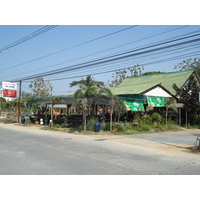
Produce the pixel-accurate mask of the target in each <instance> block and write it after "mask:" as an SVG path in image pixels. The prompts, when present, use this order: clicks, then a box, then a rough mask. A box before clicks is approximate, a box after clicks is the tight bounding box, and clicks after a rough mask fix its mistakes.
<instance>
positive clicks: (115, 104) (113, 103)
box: [99, 88, 126, 131]
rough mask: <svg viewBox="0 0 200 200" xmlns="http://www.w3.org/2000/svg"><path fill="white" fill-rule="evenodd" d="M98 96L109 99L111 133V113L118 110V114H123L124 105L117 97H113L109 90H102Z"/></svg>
mask: <svg viewBox="0 0 200 200" xmlns="http://www.w3.org/2000/svg"><path fill="white" fill-rule="evenodd" d="M99 94H100V95H101V96H102V98H103V95H105V96H106V97H107V98H108V99H109V104H110V131H112V126H113V125H112V121H113V118H112V117H113V112H114V110H115V109H117V110H118V112H121V111H122V112H125V110H126V106H125V105H124V102H122V101H121V100H120V99H119V98H118V97H117V96H115V95H114V94H113V93H112V92H111V90H110V89H109V88H102V89H100V91H99Z"/></svg>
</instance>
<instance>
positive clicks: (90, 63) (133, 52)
mask: <svg viewBox="0 0 200 200" xmlns="http://www.w3.org/2000/svg"><path fill="white" fill-rule="evenodd" d="M199 35H200V34H195V35H191V36H187V37H182V38H178V39H175V40H170V41H166V42H163V43H160V44H155V45H150V46H148V47H145V48H139V49H137V50H136V49H134V50H131V51H127V52H124V53H120V54H116V55H113V56H107V57H104V58H100V59H96V60H92V61H88V62H84V63H80V64H77V65H72V66H68V67H64V68H61V69H58V70H52V71H48V72H44V73H40V74H35V75H32V76H28V77H24V78H21V79H18V80H28V79H33V78H36V77H39V76H42V77H44V76H50V75H55V74H59V73H64V72H67V71H72V70H79V69H82V68H88V67H91V66H100V65H102V64H105V63H109V62H113V61H118V60H122V59H126V58H129V57H133V56H137V55H141V54H147V53H150V52H156V51H160V50H163V49H169V48H173V47H176V46H181V45H186V44H189V43H194V42H198V41H199V40H200V38H197V39H192V40H188V41H181V42H179V43H175V44H170V45H168V46H161V45H166V44H168V43H173V42H177V41H180V40H185V39H189V38H191V37H196V36H199ZM157 46H161V47H157ZM153 47H154V49H152V48H153ZM141 50H143V51H141Z"/></svg>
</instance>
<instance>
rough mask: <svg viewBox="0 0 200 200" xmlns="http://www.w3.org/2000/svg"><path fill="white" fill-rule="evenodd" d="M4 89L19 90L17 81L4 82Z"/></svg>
mask: <svg viewBox="0 0 200 200" xmlns="http://www.w3.org/2000/svg"><path fill="white" fill-rule="evenodd" d="M2 89H5V90H17V83H10V82H2Z"/></svg>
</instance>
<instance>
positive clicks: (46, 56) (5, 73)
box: [0, 25, 200, 95]
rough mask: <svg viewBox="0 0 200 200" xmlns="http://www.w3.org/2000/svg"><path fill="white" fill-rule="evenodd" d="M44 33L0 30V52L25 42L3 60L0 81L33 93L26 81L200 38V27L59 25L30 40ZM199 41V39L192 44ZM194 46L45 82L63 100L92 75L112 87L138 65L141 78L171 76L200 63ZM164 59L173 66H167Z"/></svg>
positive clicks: (35, 27) (33, 27) (29, 28)
mask: <svg viewBox="0 0 200 200" xmlns="http://www.w3.org/2000/svg"><path fill="white" fill-rule="evenodd" d="M42 28H45V25H0V38H1V42H0V49H4V47H6V46H8V45H10V44H13V43H14V42H16V41H19V40H20V39H23V38H25V39H26V40H25V41H24V42H22V43H19V44H17V45H16V46H13V47H11V48H9V49H7V50H4V51H5V53H1V54H0V56H1V58H0V59H1V66H0V81H15V80H20V79H21V80H23V81H22V91H25V92H30V88H29V86H28V85H29V84H30V82H31V81H32V80H33V79H29V80H24V79H25V78H26V77H28V76H33V75H38V76H39V75H40V74H41V73H43V72H49V71H51V70H57V69H61V68H66V69H67V68H69V67H71V66H74V65H76V66H81V65H82V64H83V63H85V62H90V61H93V60H96V59H102V58H105V57H107V56H112V55H115V54H119V53H123V52H126V51H131V50H135V49H138V48H143V47H146V46H150V45H154V44H159V43H161V42H165V41H169V40H172V39H177V38H180V37H184V36H187V35H186V34H188V35H192V34H198V33H199V32H200V26H199V25H137V26H136V25H58V26H54V27H53V28H52V29H50V30H48V31H46V32H43V33H41V34H40V35H36V36H35V37H33V36H34V34H33V36H32V35H31V33H34V32H36V31H40V30H41V29H42ZM49 28H50V26H49ZM198 31H199V32H198ZM27 38H28V39H27ZM196 38H199V36H197V37H194V38H191V39H196ZM184 41H185V40H184ZM181 42H182V40H181ZM169 44H171V43H169ZM173 44H174V43H173ZM192 44H194V45H195V46H194V47H193V46H190V45H191V44H190V43H189V44H188V45H189V46H187V48H185V49H182V46H181V47H180V48H179V49H177V50H174V49H169V51H167V52H163V51H156V52H155V54H154V52H152V53H147V54H141V55H140V56H135V57H131V58H132V59H129V60H124V59H122V60H116V61H114V62H112V63H105V64H101V65H99V66H97V65H90V66H89V67H87V68H81V69H76V70H74V71H71V70H68V71H66V72H63V73H60V74H53V75H51V76H45V77H44V79H45V80H47V81H50V82H51V85H52V86H53V91H52V93H53V95H63V94H67V93H69V92H71V91H74V90H76V89H77V88H76V87H73V88H70V87H69V83H71V82H72V81H74V80H80V79H81V78H85V77H86V76H87V75H92V76H93V78H94V79H95V80H97V81H103V82H105V83H108V81H111V80H113V79H112V73H114V72H115V71H117V70H119V69H127V68H128V67H133V66H134V65H136V64H139V65H140V66H144V70H143V72H149V71H162V72H173V71H176V70H177V69H176V70H175V69H174V67H175V65H176V64H177V63H180V62H182V61H183V60H185V59H189V58H192V57H198V55H199V54H198V53H199V52H198V51H199V50H200V47H199V46H198V45H199V44H200V43H199V41H197V42H195V43H192ZM158 47H160V46H158ZM145 50H146V49H145ZM147 50H149V49H147ZM167 50H168V49H167ZM170 50H171V51H170ZM183 50H184V51H183ZM137 52H141V51H137ZM179 56H181V57H179ZM174 57H175V58H174ZM165 58H169V60H168V61H165V62H164V61H163V59H165ZM159 60H161V62H160V63H158V61H159ZM151 62H153V63H152V64H151ZM55 79H56V80H55Z"/></svg>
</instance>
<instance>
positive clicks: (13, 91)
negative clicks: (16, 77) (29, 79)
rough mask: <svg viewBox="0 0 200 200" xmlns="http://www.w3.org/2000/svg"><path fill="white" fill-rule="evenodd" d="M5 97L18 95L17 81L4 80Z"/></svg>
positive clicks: (3, 90) (3, 91)
mask: <svg viewBox="0 0 200 200" xmlns="http://www.w3.org/2000/svg"><path fill="white" fill-rule="evenodd" d="M2 94H3V97H12V98H16V97H17V83H10V82H2Z"/></svg>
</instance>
